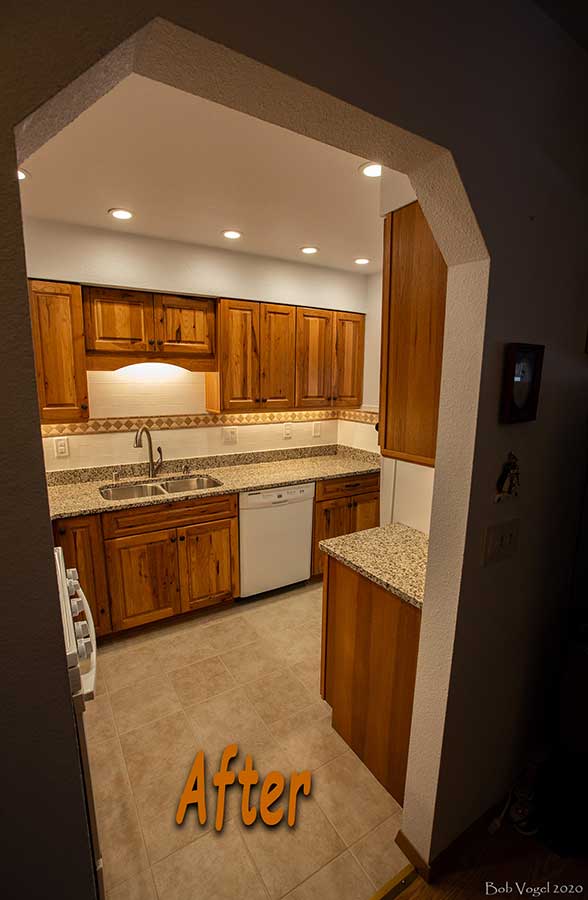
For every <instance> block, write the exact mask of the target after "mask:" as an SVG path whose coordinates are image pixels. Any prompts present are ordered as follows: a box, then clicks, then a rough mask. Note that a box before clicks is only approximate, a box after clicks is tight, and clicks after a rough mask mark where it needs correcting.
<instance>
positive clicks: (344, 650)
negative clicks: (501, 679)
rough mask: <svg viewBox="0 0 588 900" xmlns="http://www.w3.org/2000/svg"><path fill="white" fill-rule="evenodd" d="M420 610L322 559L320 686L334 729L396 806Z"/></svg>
mask: <svg viewBox="0 0 588 900" xmlns="http://www.w3.org/2000/svg"><path fill="white" fill-rule="evenodd" d="M420 623H421V611H420V609H417V608H416V607H414V606H411V605H410V604H409V603H404V602H402V601H401V600H400V599H399V598H398V597H395V596H394V594H391V593H389V592H388V591H386V590H384V588H381V587H380V586H379V585H377V584H374V583H373V582H372V581H369V580H368V579H367V578H364V577H363V576H361V575H359V574H358V573H357V572H355V571H353V570H352V569H350V568H349V567H347V566H345V565H343V564H342V563H340V562H338V561H337V560H335V559H332V558H329V560H328V571H327V573H326V576H325V583H324V607H323V650H322V666H321V669H322V671H321V693H322V696H323V697H324V699H325V700H326V701H327V703H328V704H329V705H330V706H331V707H332V708H333V728H334V729H335V730H336V731H337V732H338V733H339V734H340V735H341V737H343V739H344V740H345V741H346V742H347V743H348V744H349V746H350V747H351V748H352V750H354V751H355V753H357V755H358V756H359V758H360V759H361V760H363V762H364V763H365V765H366V766H367V767H368V769H369V770H370V771H371V772H372V773H373V774H374V775H375V776H376V778H377V779H378V780H379V781H380V782H381V783H382V784H383V785H384V787H385V788H386V789H387V790H388V791H390V793H391V794H392V796H393V797H394V798H395V799H396V800H397V801H398V802H399V803H400V804H401V805H402V803H403V800H404V786H405V781H406V767H407V761H408V745H409V740H410V726H411V719H412V707H413V699H414V685H415V680H416V667H417V654H418V645H419V634H420Z"/></svg>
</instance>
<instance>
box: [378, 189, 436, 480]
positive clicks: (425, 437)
mask: <svg viewBox="0 0 588 900" xmlns="http://www.w3.org/2000/svg"><path fill="white" fill-rule="evenodd" d="M446 293H447V266H446V264H445V261H444V259H443V256H442V255H441V251H440V250H439V247H438V246H437V244H436V242H435V239H434V237H433V235H432V233H431V229H430V228H429V225H428V222H427V220H426V219H425V216H424V214H423V212H422V210H421V208H420V206H419V204H418V203H411V204H409V205H408V206H405V207H403V208H402V209H399V210H397V211H396V212H395V213H390V214H389V215H388V216H387V217H386V221H385V226H384V284H383V298H382V364H381V384H380V428H379V437H380V447H381V450H382V454H383V455H384V456H391V457H394V458H395V459H404V460H408V461H409V462H415V463H421V464H422V465H429V466H432V465H434V463H435V447H436V444H437V419H438V414H439V390H440V386H441V363H442V357H443V330H444V325H445V296H446Z"/></svg>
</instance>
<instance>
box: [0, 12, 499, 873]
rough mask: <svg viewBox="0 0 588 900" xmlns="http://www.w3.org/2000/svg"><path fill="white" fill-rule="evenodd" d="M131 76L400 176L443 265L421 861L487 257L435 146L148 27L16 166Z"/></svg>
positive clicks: (418, 790)
mask: <svg viewBox="0 0 588 900" xmlns="http://www.w3.org/2000/svg"><path fill="white" fill-rule="evenodd" d="M131 73H136V74H140V75H142V76H144V77H147V78H152V79H154V80H157V81H160V82H163V83H165V84H168V85H170V86H172V87H175V88H178V89H181V90H183V91H186V92H189V93H192V94H196V95H198V96H201V97H204V98H206V99H208V100H212V101H215V102H217V103H222V104H224V105H226V106H229V107H231V108H233V109H237V110H239V111H241V112H244V113H247V114H249V115H252V116H255V117H257V118H260V119H263V120H265V121H268V122H272V123H273V124H277V125H280V126H282V127H285V128H288V129H290V130H291V131H295V132H297V133H300V134H303V135H305V136H307V137H310V138H313V139H315V140H319V141H323V142H324V143H328V144H331V145H333V146H336V147H338V148H340V149H343V150H346V151H348V152H350V153H354V154H356V155H358V156H362V157H364V158H368V159H378V160H379V161H381V162H382V163H383V164H384V165H386V166H389V167H390V168H392V169H396V170H398V171H401V172H404V173H405V174H406V175H408V176H409V178H410V179H411V182H412V184H413V187H414V189H415V191H416V194H417V196H418V199H419V202H420V204H421V206H422V208H423V210H424V212H425V214H426V216H427V219H428V221H429V223H430V225H431V228H432V230H433V232H434V234H435V237H436V240H437V242H438V243H439V246H440V247H441V249H442V252H443V254H444V257H445V260H446V262H447V264H448V267H449V272H448V293H447V313H446V328H445V345H444V362H443V377H442V385H441V401H440V416H439V433H438V447H437V460H436V479H435V492H434V498H433V512H432V520H431V536H430V554H429V567H428V577H427V588H426V595H425V601H424V608H423V620H422V630H421V644H420V654H419V671H418V679H417V687H416V694H415V709H414V717H413V730H412V740H411V751H410V759H409V769H408V776H407V786H406V797H405V807H404V819H403V832H404V834H405V835H406V837H407V838H408V840H409V841H410V842H411V843H412V845H413V846H414V847H415V849H416V850H417V851H418V852H419V854H420V855H421V856H422V857H423V859H425V860H429V859H430V856H431V841H432V834H433V828H434V818H435V809H436V800H437V782H438V774H439V765H440V760H441V752H442V744H443V733H444V725H445V713H446V705H447V695H448V690H449V681H450V674H451V660H452V649H453V639H454V633H455V623H456V618H457V608H458V603H459V596H460V586H461V575H462V565H463V557H464V547H465V538H466V529H467V518H468V506H469V498H470V485H471V473H472V465H473V458H474V442H475V430H476V419H477V408H478V393H479V383H480V373H481V365H482V350H483V342H484V324H485V314H486V299H487V290H488V274H489V258H488V252H487V250H486V247H485V244H484V241H483V239H482V236H481V233H480V230H479V228H478V225H477V223H476V220H475V217H474V214H473V212H472V209H471V207H470V204H469V201H468V198H467V196H466V193H465V190H464V188H463V185H462V182H461V180H460V178H459V174H458V172H457V169H456V166H455V164H454V161H453V158H452V156H451V153H450V152H449V151H448V150H447V149H445V148H442V147H440V146H437V145H435V144H433V143H430V142H429V141H426V140H425V139H423V138H420V137H417V136H415V135H413V134H411V133H410V132H407V131H405V130H403V129H401V128H398V127H395V126H394V125H392V124H390V123H388V122H386V121H385V120H383V119H379V118H377V117H375V116H372V115H370V114H369V113H366V112H364V111H363V110H361V109H359V108H357V107H354V106H351V105H349V104H347V103H345V102H343V101H341V100H338V99H337V98H335V97H333V96H331V95H329V94H326V93H324V92H322V91H320V90H318V89H316V88H314V87H311V86H308V85H306V84H304V83H302V82H300V81H297V80H295V79H293V78H290V77H288V76H286V75H283V74H281V73H280V72H278V71H277V70H275V69H271V68H269V67H267V66H265V65H262V64H261V63H258V62H256V61H254V60H251V59H249V58H248V57H245V56H242V55H240V54H238V53H236V52H234V51H232V50H229V49H227V48H226V47H223V46H222V45H220V44H216V43H213V42H211V41H209V40H207V39H205V38H203V37H200V36H198V35H196V34H194V33H193V32H191V31H187V30H185V29H182V28H179V27H178V26H176V25H172V24H170V23H168V22H166V21H163V20H161V19H156V20H154V21H153V22H151V23H150V24H149V25H147V26H146V27H144V28H143V29H141V30H140V31H139V32H137V33H136V34H135V35H134V36H132V37H131V38H129V39H128V40H127V41H125V42H124V43H123V44H121V45H120V46H119V47H118V48H116V49H115V50H114V51H112V52H111V53H110V54H108V56H106V57H105V58H104V59H102V60H101V61H100V62H99V63H97V64H96V65H95V66H93V67H92V68H91V69H89V70H88V71H87V72H86V73H85V74H83V75H82V76H80V77H79V78H78V79H77V80H76V81H74V82H72V83H71V84H70V85H68V86H67V87H66V88H64V89H63V90H62V91H61V92H60V93H59V94H57V95H56V96H55V97H53V98H52V99H51V100H49V101H47V103H45V104H44V105H43V106H42V107H40V108H39V109H38V110H37V111H36V112H34V113H33V114H32V115H30V116H29V117H28V118H27V119H25V120H24V121H23V122H22V123H21V124H19V125H18V126H17V127H16V129H15V143H16V150H17V158H18V161H19V162H20V161H22V160H23V159H26V158H27V157H28V156H30V155H31V154H32V153H33V152H34V151H35V150H37V149H38V148H39V147H40V146H42V145H43V144H44V143H45V142H46V141H47V140H49V139H50V138H51V137H53V136H54V135H55V134H56V133H57V132H59V131H60V130H61V129H62V128H64V127H65V126H66V125H67V124H68V123H69V122H71V121H73V120H74V119H75V118H76V116H78V115H79V114H80V113H81V112H83V111H84V110H85V109H87V108H88V107H89V106H90V105H91V104H92V103H94V102H95V101H96V100H98V99H99V98H100V97H101V96H103V95H104V94H105V93H106V92H108V90H110V89H111V88H112V87H114V86H115V85H116V84H117V83H118V82H119V81H121V80H122V79H124V78H125V77H127V76H128V75H130V74H131Z"/></svg>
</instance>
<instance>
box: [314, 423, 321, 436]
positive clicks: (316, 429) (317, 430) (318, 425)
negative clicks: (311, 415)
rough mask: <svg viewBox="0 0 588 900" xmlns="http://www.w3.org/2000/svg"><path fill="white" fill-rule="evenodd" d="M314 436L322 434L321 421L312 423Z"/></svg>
mask: <svg viewBox="0 0 588 900" xmlns="http://www.w3.org/2000/svg"><path fill="white" fill-rule="evenodd" d="M312 436H313V437H320V436H321V423H320V422H313V423H312Z"/></svg>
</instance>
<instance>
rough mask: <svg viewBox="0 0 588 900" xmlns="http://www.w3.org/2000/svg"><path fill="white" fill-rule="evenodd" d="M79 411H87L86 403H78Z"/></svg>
mask: <svg viewBox="0 0 588 900" xmlns="http://www.w3.org/2000/svg"><path fill="white" fill-rule="evenodd" d="M80 409H88V404H87V403H80Z"/></svg>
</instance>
